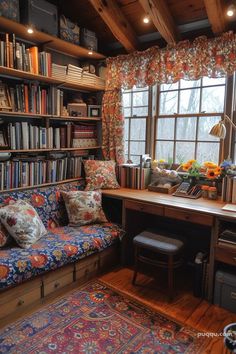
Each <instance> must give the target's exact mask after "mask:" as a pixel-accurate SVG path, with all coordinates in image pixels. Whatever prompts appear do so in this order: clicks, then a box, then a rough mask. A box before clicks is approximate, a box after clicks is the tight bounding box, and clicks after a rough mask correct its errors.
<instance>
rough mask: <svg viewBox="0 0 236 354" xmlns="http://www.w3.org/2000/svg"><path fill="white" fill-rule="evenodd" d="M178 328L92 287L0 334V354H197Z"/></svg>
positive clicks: (191, 338)
mask: <svg viewBox="0 0 236 354" xmlns="http://www.w3.org/2000/svg"><path fill="white" fill-rule="evenodd" d="M202 344H203V340H202V338H200V339H198V338H197V331H195V330H193V329H191V328H189V327H183V326H182V325H180V324H178V323H176V322H175V321H173V320H170V319H168V318H166V317H164V316H163V315H160V314H159V313H157V312H154V311H151V310H150V309H148V308H147V307H145V306H142V305H141V304H140V303H137V302H135V301H133V300H130V299H128V298H126V297H124V296H122V295H120V294H118V293H116V292H114V291H113V290H111V289H109V288H108V287H107V286H105V285H104V284H102V283H101V282H100V281H97V280H95V281H92V282H90V283H87V284H85V285H84V286H83V287H81V288H79V289H77V290H76V291H73V292H71V293H69V294H68V295H66V296H65V297H63V298H61V299H59V300H57V301H56V302H54V303H52V304H50V305H47V306H44V307H43V308H42V309H41V310H39V311H37V312H35V313H34V314H32V315H30V316H28V317H26V318H24V319H23V320H18V321H17V322H15V323H14V324H12V325H10V326H8V327H6V328H4V329H2V330H1V331H0V353H14V354H16V353H18V354H26V353H27V354H29V353H31V354H36V353H37V354H46V353H53V354H62V353H63V354H69V353H73V354H75V353H76V354H81V353H85V354H101V353H122V354H125V353H145V354H147V353H148V354H150V353H157V354H160V353H162V354H164V353H168V354H172V353H194V354H196V353H199V352H200V347H201V346H202Z"/></svg>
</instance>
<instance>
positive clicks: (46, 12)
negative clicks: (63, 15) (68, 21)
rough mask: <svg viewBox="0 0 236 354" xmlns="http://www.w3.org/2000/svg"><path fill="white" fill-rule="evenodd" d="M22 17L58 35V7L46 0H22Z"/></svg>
mask: <svg viewBox="0 0 236 354" xmlns="http://www.w3.org/2000/svg"><path fill="white" fill-rule="evenodd" d="M20 18H21V22H22V23H24V24H25V25H34V27H35V28H36V29H37V30H39V31H42V32H45V33H48V34H51V35H53V36H58V14H57V7H56V6H55V5H53V4H51V3H49V2H48V1H45V0H37V1H34V0H20Z"/></svg>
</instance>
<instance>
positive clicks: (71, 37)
mask: <svg viewBox="0 0 236 354" xmlns="http://www.w3.org/2000/svg"><path fill="white" fill-rule="evenodd" d="M60 38H61V39H63V40H65V41H67V42H71V43H74V44H80V28H79V26H78V25H77V24H76V23H74V22H72V21H71V20H69V19H68V18H66V17H65V16H64V15H61V16H60Z"/></svg>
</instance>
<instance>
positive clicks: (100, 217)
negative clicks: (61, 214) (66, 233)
mask: <svg viewBox="0 0 236 354" xmlns="http://www.w3.org/2000/svg"><path fill="white" fill-rule="evenodd" d="M61 194H62V196H63V199H64V201H65V204H66V210H67V214H68V218H69V225H70V226H82V225H88V224H93V223H96V222H107V219H106V216H105V214H104V212H103V209H102V194H101V192H100V191H87V192H85V191H76V192H73V191H72V192H61Z"/></svg>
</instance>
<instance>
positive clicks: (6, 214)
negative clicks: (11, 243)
mask: <svg viewBox="0 0 236 354" xmlns="http://www.w3.org/2000/svg"><path fill="white" fill-rule="evenodd" d="M0 220H1V223H2V224H3V225H4V227H5V228H6V229H7V231H8V232H9V233H10V235H11V236H12V237H13V238H14V239H15V241H16V242H17V243H18V245H19V246H20V247H22V248H29V247H30V246H31V245H32V244H34V243H35V242H36V241H37V240H39V239H40V238H41V237H42V236H44V235H45V234H46V233H47V231H46V229H45V226H44V225H43V223H42V221H41V220H40V218H39V216H38V214H37V212H36V210H35V209H34V208H33V207H32V206H31V205H30V204H28V203H26V202H24V201H23V200H18V201H16V202H14V203H13V204H9V205H7V206H4V207H2V208H0Z"/></svg>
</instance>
